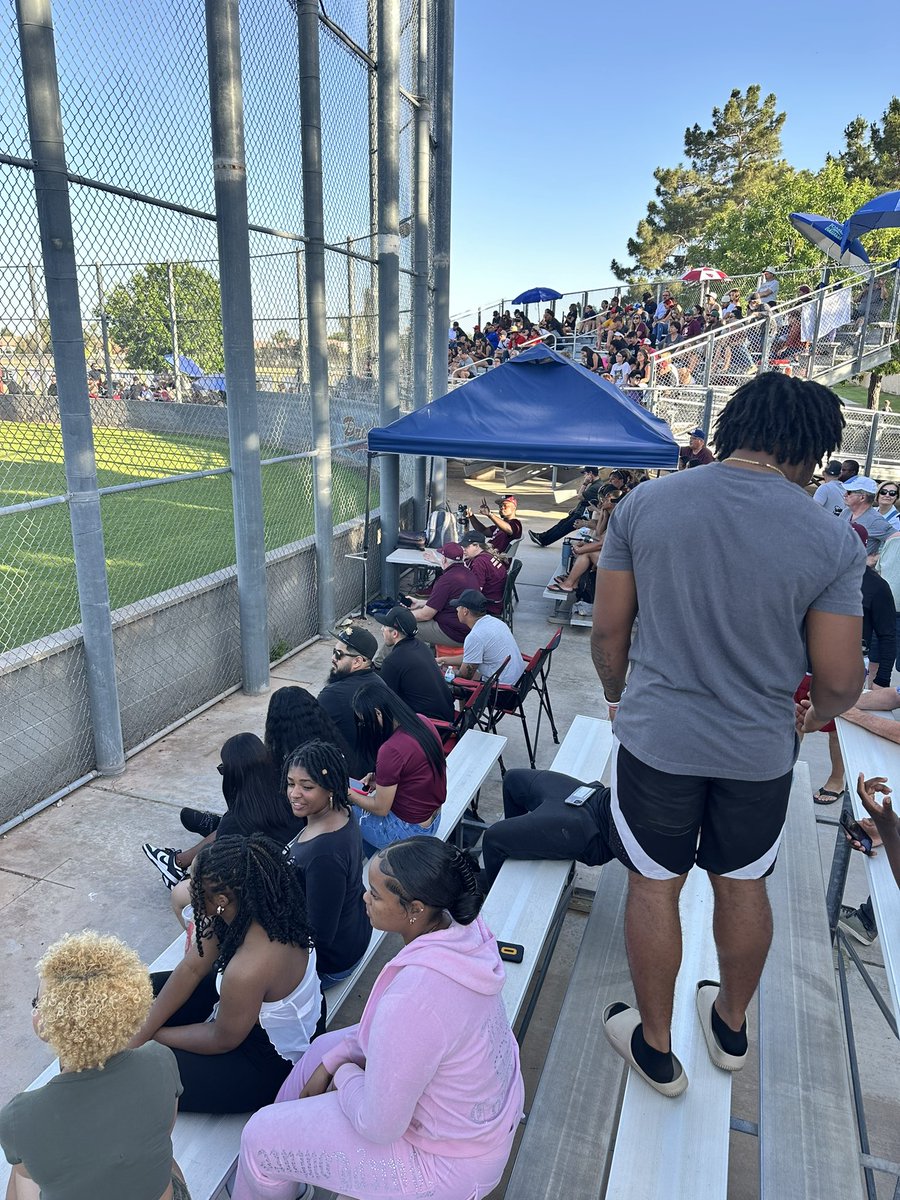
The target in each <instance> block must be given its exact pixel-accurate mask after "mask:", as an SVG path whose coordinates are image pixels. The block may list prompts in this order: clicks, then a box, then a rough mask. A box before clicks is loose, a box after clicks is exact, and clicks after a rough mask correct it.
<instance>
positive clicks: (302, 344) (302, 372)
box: [296, 250, 309, 392]
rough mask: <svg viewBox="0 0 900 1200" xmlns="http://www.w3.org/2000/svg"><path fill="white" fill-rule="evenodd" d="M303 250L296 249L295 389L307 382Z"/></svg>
mask: <svg viewBox="0 0 900 1200" xmlns="http://www.w3.org/2000/svg"><path fill="white" fill-rule="evenodd" d="M305 254H306V251H305V250H298V251H297V272H296V274H297V391H298V392H299V391H300V389H301V388H302V386H303V384H304V383H308V382H309V342H308V333H309V330H306V332H304V329H303V326H304V323H305V321H306V318H305V317H304V315H303V310H304V308H305V307H306V267H305V265H304V261H303V259H304V256H305Z"/></svg>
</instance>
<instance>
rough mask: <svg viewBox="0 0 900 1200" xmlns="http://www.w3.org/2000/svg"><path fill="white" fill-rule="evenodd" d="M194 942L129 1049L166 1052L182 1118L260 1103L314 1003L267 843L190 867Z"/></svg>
mask: <svg viewBox="0 0 900 1200" xmlns="http://www.w3.org/2000/svg"><path fill="white" fill-rule="evenodd" d="M190 892H191V904H192V905H193V909H194V931H195V936H194V937H193V938H192V939H191V944H190V946H189V947H188V950H187V952H186V954H185V956H184V958H183V959H182V960H181V962H180V963H179V964H178V966H177V967H176V968H175V970H174V971H171V972H165V971H163V972H159V973H157V974H154V975H151V977H150V978H151V982H152V984H153V991H154V993H155V995H156V999H155V1000H154V1001H153V1005H152V1007H151V1008H150V1012H149V1014H148V1016H147V1019H146V1021H145V1022H144V1024H143V1025H142V1026H141V1028H140V1029H139V1030H138V1032H137V1034H136V1035H135V1037H134V1038H133V1039H132V1041H131V1043H130V1045H131V1046H132V1047H135V1046H142V1045H143V1044H144V1043H145V1042H148V1041H150V1039H151V1038H152V1039H153V1040H154V1041H157V1042H160V1043H161V1044H162V1045H163V1046H169V1047H170V1048H171V1049H172V1050H173V1051H174V1052H175V1058H176V1060H177V1062H178V1070H179V1073H180V1075H181V1082H182V1084H183V1085H184V1092H183V1094H182V1096H181V1100H180V1102H179V1103H180V1107H181V1108H182V1109H183V1110H184V1111H186V1112H209V1113H226V1112H237V1113H240V1112H253V1111H255V1110H256V1109H257V1108H259V1107H260V1106H261V1105H263V1104H271V1102H272V1101H273V1100H274V1098H275V1096H276V1093H277V1092H278V1089H279V1087H280V1086H281V1084H282V1083H283V1082H284V1080H285V1077H286V1076H287V1074H288V1072H289V1071H290V1070H291V1067H292V1065H293V1064H294V1063H296V1062H297V1061H298V1059H299V1058H300V1057H301V1055H302V1054H303V1053H304V1051H305V1050H306V1048H307V1047H308V1046H309V1043H310V1040H311V1038H312V1037H313V1034H314V1033H315V1030H316V1025H317V1022H318V1020H319V1017H320V1014H321V1009H322V994H321V989H320V987H319V978H318V976H317V974H316V955H315V951H314V950H313V948H312V940H311V938H310V933H309V927H308V925H307V921H306V905H305V903H304V899H303V891H302V888H301V886H300V883H299V881H298V879H297V876H296V874H295V872H294V871H293V870H292V869H291V867H290V866H289V865H288V862H287V859H286V858H285V856H284V850H283V848H282V847H281V846H279V845H278V844H277V843H276V842H273V841H272V840H271V839H270V838H267V837H263V836H262V835H260V834H254V835H253V836H252V837H220V838H216V841H215V842H214V843H213V844H212V845H211V846H206V847H204V849H202V850H201V851H200V853H199V854H198V855H197V857H196V858H195V860H194V864H193V869H192V871H191V879H190Z"/></svg>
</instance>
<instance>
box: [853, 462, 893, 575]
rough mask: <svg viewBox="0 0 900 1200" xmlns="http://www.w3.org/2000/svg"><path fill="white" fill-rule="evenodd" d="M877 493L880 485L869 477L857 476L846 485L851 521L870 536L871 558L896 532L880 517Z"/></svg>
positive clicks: (867, 548) (868, 546)
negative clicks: (876, 500) (860, 526)
mask: <svg viewBox="0 0 900 1200" xmlns="http://www.w3.org/2000/svg"><path fill="white" fill-rule="evenodd" d="M877 493H878V484H877V483H876V482H875V480H874V479H870V478H869V476H868V475H855V476H854V477H853V478H852V479H848V480H847V482H846V483H845V484H844V498H845V503H846V506H847V510H848V512H849V514H850V520H851V521H855V522H856V523H857V524H858V525H862V527H863V529H865V531H866V533H867V534H868V538H869V540H868V542H867V543H866V552H867V553H868V554H869V555H870V556H872V555H877V554H878V553H879V552H880V550H881V547H882V544H883V543H884V540H885V538H889V537H890V536H891V534H892V533H894V532H896V531H895V529H894V527H893V526H892V525H891V524H890V522H888V521H886V520H885V519H884V517H880V516H879V515H878V511H877V509H876V508H875V497H876V495H877Z"/></svg>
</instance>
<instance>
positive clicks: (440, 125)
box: [431, 0, 505, 507]
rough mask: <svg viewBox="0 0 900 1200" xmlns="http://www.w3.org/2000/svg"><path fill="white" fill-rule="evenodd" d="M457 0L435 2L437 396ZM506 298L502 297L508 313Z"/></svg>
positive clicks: (445, 291)
mask: <svg viewBox="0 0 900 1200" xmlns="http://www.w3.org/2000/svg"><path fill="white" fill-rule="evenodd" d="M454 8H455V0H443V2H442V3H440V4H437V5H435V9H436V22H435V31H434V34H435V36H434V70H435V86H434V92H435V97H436V100H437V104H436V108H437V113H438V116H437V120H436V124H435V134H436V140H437V146H436V148H435V152H434V221H433V228H434V253H433V261H434V337H433V339H432V354H433V360H432V368H431V375H432V382H431V387H432V398H434V397H437V396H443V395H444V394H445V393H446V391H447V330H448V329H449V328H450V188H451V158H452V152H453V21H454ZM504 304H505V301H504V300H502V299H501V301H500V315H501V317H502V316H503V307H504ZM431 499H432V503H433V504H434V506H435V507H437V505H439V504H443V503H444V502H445V500H446V499H447V461H446V459H443V458H439V459H435V462H434V471H433V474H432V484H431Z"/></svg>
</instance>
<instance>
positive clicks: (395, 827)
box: [354, 805, 441, 858]
mask: <svg viewBox="0 0 900 1200" xmlns="http://www.w3.org/2000/svg"><path fill="white" fill-rule="evenodd" d="M354 808H355V811H356V815H357V819H358V820H359V832H360V833H361V834H362V839H363V850H364V851H365V854H366V857H367V858H371V856H372V855H373V854H375V853H377V851H379V850H383V849H384V848H385V846H390V845H392V844H393V843H394V842H402V841H403V839H404V838H410V837H431V836H432V835H433V834H435V833H437V831H438V828H439V826H440V823H441V814H440V812H438V814H437V816H436V817H435V818H434V820H433V821H432V822H431V824H430V825H429V826H428V828H427V829H423V828H422V826H421V825H414V824H412V823H411V822H409V821H401V820H400V818H399V817H397V816H395V815H394V813H393V812H389V813H387V814H386V815H385V816H383V817H376V816H375V814H374V813H370V812H366V811H365V810H364V809H361V808H357V807H356V806H355V805H354Z"/></svg>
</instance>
